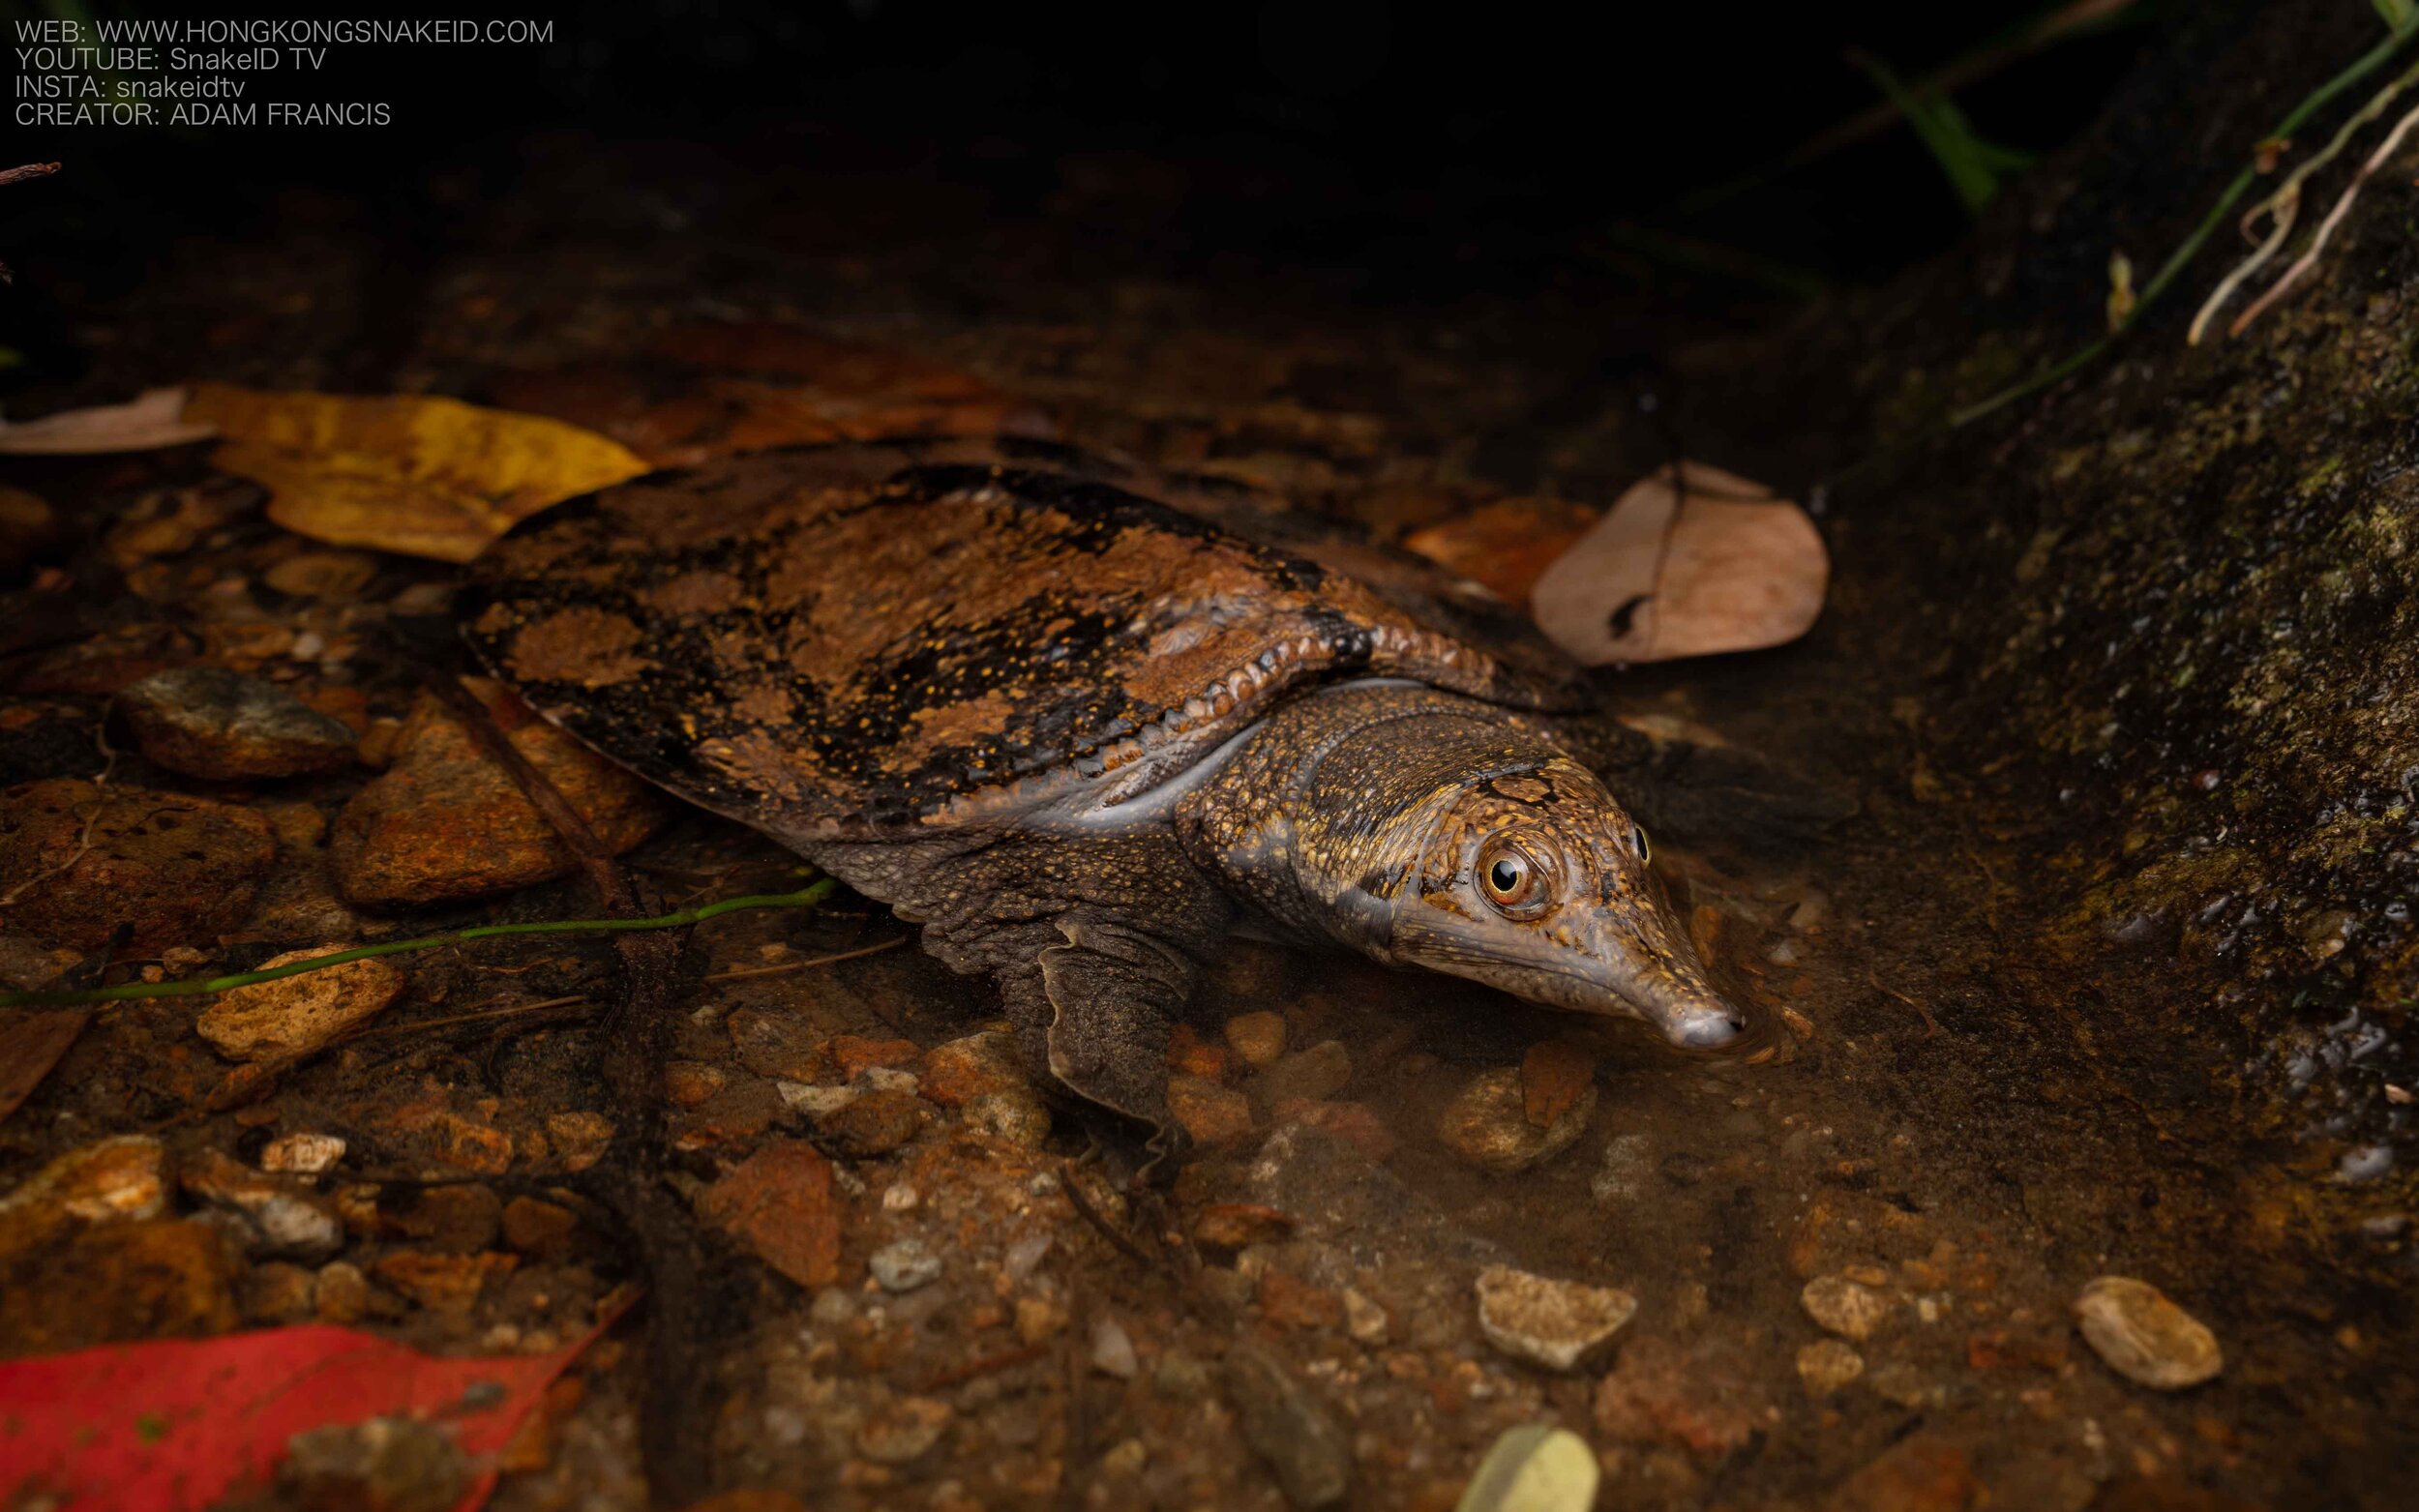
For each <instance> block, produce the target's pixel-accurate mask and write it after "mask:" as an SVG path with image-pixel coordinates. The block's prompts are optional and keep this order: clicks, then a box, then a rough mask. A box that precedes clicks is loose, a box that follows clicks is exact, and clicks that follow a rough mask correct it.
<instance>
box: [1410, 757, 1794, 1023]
mask: <svg viewBox="0 0 2419 1512" xmlns="http://www.w3.org/2000/svg"><path fill="white" fill-rule="evenodd" d="M1402 817H1403V818H1404V819H1405V820H1407V821H1412V822H1406V823H1404V824H1403V825H1401V826H1400V827H1398V828H1396V829H1395V832H1394V835H1393V837H1392V840H1393V845H1394V848H1395V850H1396V855H1397V857H1398V858H1399V859H1400V860H1401V861H1403V862H1407V863H1409V864H1408V865H1406V866H1404V867H1403V868H1402V870H1400V871H1399V872H1397V873H1396V875H1395V878H1394V886H1393V889H1392V898H1391V900H1390V902H1391V907H1390V908H1389V909H1388V910H1387V912H1388V914H1389V920H1388V922H1389V926H1390V927H1389V930H1388V932H1387V935H1388V937H1387V939H1386V941H1385V947H1384V951H1383V954H1384V955H1385V956H1386V957H1387V959H1389V960H1391V961H1394V962H1397V963H1399V964H1405V965H1419V966H1425V967H1428V968H1429V969H1431V970H1436V971H1446V972H1450V973H1451V974H1452V975H1455V976H1462V977H1468V978H1470V979H1472V980H1474V981H1478V982H1484V983H1486V984H1487V985H1488V986H1490V987H1497V988H1501V989H1503V990H1504V991H1505V992H1508V993H1513V994H1514V995H1516V996H1520V997H1525V998H1528V999H1530V1000H1531V1001H1533V1002H1539V1003H1545V1004H1549V1005H1551V1006H1553V1007H1557V1008H1567V1009H1569V1010H1572V1011H1573V1012H1577V1013H1584V1014H1592V1015H1600V1016H1604V1017H1627V1018H1635V1019H1641V1020H1644V1021H1645V1022H1646V1023H1649V1024H1650V1025H1652V1026H1654V1027H1655V1028H1656V1029H1657V1030H1659V1031H1660V1032H1661V1033H1662V1035H1663V1037H1664V1038H1665V1039H1667V1040H1669V1041H1670V1042H1671V1043H1672V1044H1673V1045H1675V1046H1677V1047H1679V1048H1681V1049H1683V1050H1717V1049H1721V1048H1723V1047H1725V1046H1729V1045H1732V1044H1733V1043H1734V1042H1736V1041H1738V1040H1739V1039H1740V1038H1741V1036H1742V1035H1743V1034H1744V1033H1745V1032H1746V1030H1747V1020H1746V1018H1745V1016H1744V1015H1742V1014H1741V1013H1740V1012H1739V1010H1737V1009H1736V1008H1733V1007H1732V1006H1731V1005H1730V1004H1729V1003H1727V1002H1725V1001H1723V999H1722V997H1721V995H1720V994H1719V993H1716V992H1715V991H1714V989H1713V988H1712V986H1710V985H1709V984H1708V983H1707V982H1706V980H1705V970H1704V968H1703V967H1702V966H1701V965H1699V964H1698V963H1697V959H1696V952H1695V951H1694V949H1693V948H1692V947H1691V946H1690V945H1689V942H1688V936H1687V932H1686V931H1685V930H1684V929H1683V928H1682V927H1681V924H1680V921H1679V920H1678V919H1676V918H1675V917H1673V915H1672V912H1671V909H1670V907H1669V905H1668V904H1666V903H1665V902H1664V899H1663V895H1662V890H1661V889H1660V888H1659V887H1658V886H1657V885H1656V883H1655V881H1654V880H1653V878H1652V877H1651V876H1650V875H1649V874H1648V871H1647V859H1648V846H1647V837H1646V831H1645V830H1644V829H1643V828H1641V827H1640V826H1639V825H1638V823H1637V821H1636V820H1634V819H1632V818H1631V817H1630V816H1629V815H1628V812H1627V811H1625V810H1624V809H1623V808H1622V807H1621V805H1620V804H1619V803H1617V802H1615V801H1614V799H1613V795H1612V794H1611V793H1610V792H1607V791H1606V790H1605V788H1604V785H1603V784H1602V783H1601V782H1599V781H1598V780H1597V777H1596V775H1595V774H1594V773H1592V772H1590V771H1588V770H1587V769H1586V768H1585V767H1582V766H1580V765H1579V764H1578V763H1577V762H1575V761H1572V760H1570V759H1569V758H1568V757H1567V756H1553V757H1550V758H1547V759H1545V760H1542V761H1538V762H1535V763H1533V764H1524V765H1523V766H1522V767H1520V768H1518V769H1514V770H1509V771H1504V770H1498V771H1492V772H1488V773H1484V774H1482V775H1478V776H1476V777H1470V778H1466V779H1462V780H1458V781H1453V782H1449V783H1448V784H1445V785H1443V786H1441V787H1440V788H1439V789H1437V790H1435V791H1432V792H1431V794H1430V795H1429V796H1428V800H1427V801H1426V802H1423V803H1420V804H1419V805H1416V806H1414V809H1413V810H1412V811H1409V812H1406V813H1404V814H1403V815H1402ZM1423 832H1424V833H1423ZM1415 851H1416V859H1415V856H1414V852H1415Z"/></svg>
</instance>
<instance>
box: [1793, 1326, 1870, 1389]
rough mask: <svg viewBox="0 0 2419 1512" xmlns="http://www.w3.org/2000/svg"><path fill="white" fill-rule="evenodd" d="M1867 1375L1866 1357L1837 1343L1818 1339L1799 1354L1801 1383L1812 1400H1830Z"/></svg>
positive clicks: (1799, 1377) (1833, 1340) (1831, 1340)
mask: <svg viewBox="0 0 2419 1512" xmlns="http://www.w3.org/2000/svg"><path fill="white" fill-rule="evenodd" d="M1864 1374H1865V1356H1864V1355H1862V1354H1859V1353H1857V1352H1856V1351H1855V1350H1854V1349H1849V1348H1848V1347H1847V1346H1846V1345H1844V1344H1842V1343H1840V1342H1839V1341H1838V1340H1837V1339H1818V1340H1816V1341H1815V1342H1814V1343H1812V1344H1809V1345H1807V1347H1806V1348H1805V1349H1800V1350H1799V1351H1798V1379H1800V1380H1802V1381H1804V1382H1805V1383H1806V1389H1807V1392H1808V1393H1809V1394H1810V1395H1813V1396H1817V1397H1827V1396H1830V1395H1831V1394H1832V1393H1833V1392H1835V1391H1837V1390H1838V1389H1839V1388H1840V1387H1842V1386H1844V1385H1846V1384H1847V1383H1848V1382H1850V1381H1852V1380H1854V1379H1856V1378H1858V1377H1859V1376H1862V1375H1864Z"/></svg>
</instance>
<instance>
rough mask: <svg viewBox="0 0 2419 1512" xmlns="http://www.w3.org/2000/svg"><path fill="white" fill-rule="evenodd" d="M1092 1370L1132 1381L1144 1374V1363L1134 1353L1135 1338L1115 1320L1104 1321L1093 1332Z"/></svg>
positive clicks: (1106, 1319)
mask: <svg viewBox="0 0 2419 1512" xmlns="http://www.w3.org/2000/svg"><path fill="white" fill-rule="evenodd" d="M1091 1368H1092V1369H1094V1370H1096V1371H1098V1372H1100V1374H1102V1375H1103V1376H1115V1377H1116V1378H1117V1379H1120V1380H1132V1379H1134V1378H1135V1377H1136V1376H1138V1375H1140V1374H1142V1368H1143V1363H1142V1359H1141V1357H1140V1356H1139V1355H1137V1354H1136V1353H1135V1352H1134V1340H1133V1337H1132V1336H1131V1335H1129V1334H1128V1333H1126V1331H1125V1328H1124V1326H1123V1325H1122V1324H1120V1322H1119V1321H1118V1320H1117V1319H1114V1318H1104V1319H1101V1320H1100V1322H1099V1324H1098V1326H1096V1327H1094V1328H1093V1329H1092V1331H1091Z"/></svg>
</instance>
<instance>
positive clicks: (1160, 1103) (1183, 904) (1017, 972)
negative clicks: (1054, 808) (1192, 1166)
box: [817, 826, 1235, 1178]
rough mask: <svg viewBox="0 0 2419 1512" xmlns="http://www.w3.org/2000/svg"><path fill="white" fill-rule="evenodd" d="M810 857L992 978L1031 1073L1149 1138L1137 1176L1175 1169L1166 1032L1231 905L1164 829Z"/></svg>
mask: <svg viewBox="0 0 2419 1512" xmlns="http://www.w3.org/2000/svg"><path fill="white" fill-rule="evenodd" d="M817 859H818V860H819V861H821V862H822V863H823V864H824V865H825V866H826V867H828V868H829V870H831V871H832V872H833V873H835V874H836V875H839V876H840V877H841V878H842V879H843V880H845V881H847V882H849V883H850V884H851V885H852V886H855V887H857V888H858V889H859V890H861V891H863V892H865V893H867V894H869V895H871V896H873V897H876V898H880V899H882V900H884V901H885V902H887V903H889V904H892V905H893V906H895V907H897V908H898V910H899V911H900V913H901V914H902V915H904V916H907V917H909V918H912V919H915V920H918V921H920V922H921V923H922V924H923V926H924V946H925V948H926V949H927V950H929V951H931V952H932V954H933V955H934V956H935V957H936V958H938V959H939V960H940V961H941V963H942V964H945V965H947V966H949V967H950V968H951V969H952V970H956V971H963V972H969V973H973V972H981V973H984V974H987V975H989V976H991V977H992V978H993V979H994V980H996V981H997V982H998V983H999V984H1000V997H1001V999H1002V1001H1003V1006H1004V1007H1005V1008H1006V1010H1007V1014H1008V1018H1009V1020H1010V1022H1011V1023H1014V1025H1015V1026H1016V1039H1017V1047H1018V1050H1019V1052H1021V1054H1022V1055H1023V1058H1024V1059H1025V1061H1026V1063H1027V1064H1028V1065H1029V1066H1030V1067H1031V1068H1032V1070H1033V1071H1034V1073H1035V1074H1036V1075H1037V1076H1039V1077H1040V1078H1042V1080H1043V1081H1044V1082H1045V1083H1046V1084H1048V1085H1051V1086H1054V1087H1058V1088H1060V1089H1063V1090H1064V1091H1065V1092H1067V1093H1069V1094H1071V1095H1072V1096H1074V1097H1076V1098H1078V1099H1081V1100H1082V1101H1083V1102H1085V1103H1088V1104H1090V1105H1092V1106H1094V1107H1097V1108H1105V1109H1107V1110H1109V1111H1110V1112H1115V1113H1117V1114H1119V1115H1120V1116H1121V1117H1124V1118H1127V1119H1130V1120H1132V1121H1133V1122H1135V1123H1137V1124H1140V1125H1142V1126H1143V1127H1145V1128H1147V1129H1149V1130H1150V1139H1149V1141H1148V1146H1149V1153H1148V1155H1147V1157H1146V1161H1145V1164H1144V1166H1143V1170H1144V1171H1147V1172H1150V1173H1151V1174H1152V1175H1154V1176H1157V1177H1162V1178H1164V1177H1166V1176H1170V1175H1172V1174H1173V1173H1174V1171H1175V1161H1174V1160H1173V1159H1172V1157H1174V1156H1176V1155H1179V1154H1180V1153H1181V1151H1182V1149H1183V1145H1184V1135H1183V1130H1182V1128H1181V1127H1180V1126H1179V1125H1178V1124H1177V1123H1176V1121H1175V1120H1174V1118H1172V1117H1171V1116H1170V1115H1169V1112H1168V1095H1167V1050H1168V1037H1169V1034H1170V1033H1171V1031H1172V1030H1173V1029H1174V1028H1175V1025H1176V1021H1177V1019H1178V1017H1179V1016H1180V1015H1181V1014H1182V1012H1183V1011H1184V1005H1185V1003H1186V1002H1187V1000H1189V999H1190V998H1191V996H1192V992H1193V984H1194V981H1195V979H1196V977H1197V975H1198V971H1199V968H1198V965H1197V963H1198V962H1201V961H1203V960H1207V959H1208V958H1209V952H1210V951H1212V950H1215V949H1216V948H1217V946H1218V944H1219V942H1220V941H1221V940H1223V939H1224V938H1225V937H1226V934H1227V928H1228V924H1229V922H1230V921H1231V919H1232V918H1233V916H1234V913H1235V904H1234V903H1233V902H1232V901H1231V900H1230V899H1229V898H1228V896H1227V895H1226V894H1225V893H1224V892H1223V891H1221V890H1220V888H1219V887H1218V885H1217V884H1216V883H1215V882H1214V881H1212V880H1211V879H1210V878H1209V876H1208V875H1206V874H1204V873H1203V872H1202V871H1201V869H1200V868H1198V867H1196V866H1195V865H1193V863H1192V862H1191V861H1190V860H1188V859H1187V858H1186V857H1185V855H1184V852H1183V851H1182V849H1181V848H1180V846H1179V845H1177V842H1176V837H1175V834H1174V833H1173V832H1172V831H1170V830H1168V829H1167V828H1165V827H1164V826H1154V827H1150V828H1143V829H1138V830H1135V831H1130V832H1126V833H1122V834H1088V835H1083V836H1079V837H1062V836H1054V835H1048V834H1029V833H1012V834H1004V835H992V836H987V837H983V838H981V839H980V840H978V841H976V842H975V843H974V844H971V845H969V844H967V843H966V841H965V839H964V838H962V837H951V838H950V839H949V840H948V841H944V842H941V843H939V844H933V845H926V846H920V847H914V848H910V847H904V846H894V847H873V846H868V847H863V848H861V849H854V850H850V851H843V850H840V849H838V848H836V847H834V848H831V849H826V850H825V851H824V852H822V853H821V855H819V856H818V857H817Z"/></svg>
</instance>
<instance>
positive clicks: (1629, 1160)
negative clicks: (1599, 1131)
mask: <svg viewBox="0 0 2419 1512" xmlns="http://www.w3.org/2000/svg"><path fill="white" fill-rule="evenodd" d="M1654 1174H1655V1145H1654V1141H1651V1140H1649V1139H1648V1138H1647V1137H1646V1136H1645V1135H1643V1134H1616V1135H1614V1136H1613V1137H1612V1139H1610V1140H1609V1141H1606V1142H1605V1145H1604V1158H1603V1160H1602V1161H1601V1162H1600V1163H1599V1164H1598V1166H1597V1168H1596V1174H1595V1175H1594V1176H1592V1177H1590V1178H1589V1181H1588V1193H1589V1195H1590V1196H1592V1197H1594V1198H1595V1199H1596V1200H1597V1201H1599V1202H1604V1203H1607V1204H1611V1203H1619V1202H1627V1201H1632V1200H1633V1199H1635V1198H1638V1197H1640V1196H1642V1195H1644V1193H1645V1192H1646V1189H1647V1182H1648V1180H1649V1179H1650V1178H1651V1177H1653V1176H1654Z"/></svg>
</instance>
